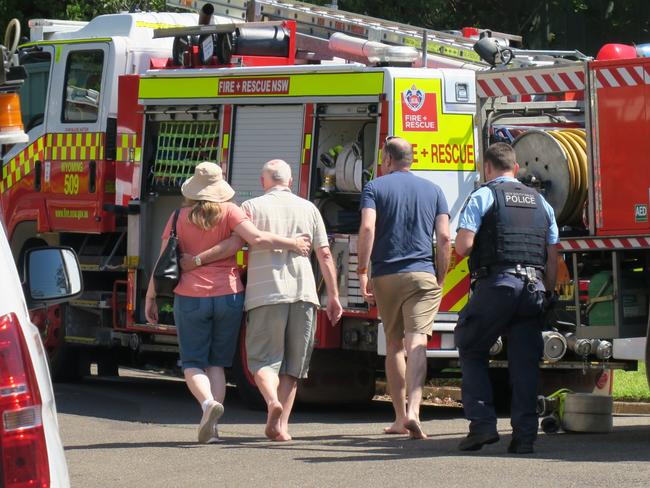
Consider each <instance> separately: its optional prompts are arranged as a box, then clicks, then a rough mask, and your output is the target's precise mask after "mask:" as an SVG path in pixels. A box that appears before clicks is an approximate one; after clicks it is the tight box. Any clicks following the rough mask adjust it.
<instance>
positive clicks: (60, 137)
mask: <svg viewBox="0 0 650 488" xmlns="http://www.w3.org/2000/svg"><path fill="white" fill-rule="evenodd" d="M56 146H58V147H61V146H63V134H57V135H56Z"/></svg>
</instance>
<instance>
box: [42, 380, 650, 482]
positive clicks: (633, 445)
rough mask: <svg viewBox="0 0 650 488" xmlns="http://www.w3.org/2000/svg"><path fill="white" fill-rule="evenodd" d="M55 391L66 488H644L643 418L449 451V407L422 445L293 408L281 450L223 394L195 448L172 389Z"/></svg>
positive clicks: (647, 463) (102, 386)
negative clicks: (600, 430)
mask: <svg viewBox="0 0 650 488" xmlns="http://www.w3.org/2000/svg"><path fill="white" fill-rule="evenodd" d="M121 374H127V375H128V376H127V377H120V378H115V379H100V378H89V379H86V380H85V381H84V382H82V383H79V384H59V385H56V386H55V390H56V398H57V402H58V403H57V406H58V409H59V421H60V428H61V434H62V437H63V441H64V444H65V448H66V457H67V461H68V468H69V470H70V477H71V481H72V486H76V487H138V488H140V487H186V486H187V487H203V486H206V487H207V486H219V487H239V486H242V487H249V486H250V487H257V486H260V487H262V486H263V487H283V488H289V487H366V486H367V487H378V488H379V487H382V488H383V487H393V486H395V487H397V486H399V487H402V488H404V487H417V486H422V487H434V486H435V487H444V488H452V487H481V488H487V487H504V488H508V487H517V488H522V487H553V488H558V487H596V486H605V487H606V486H618V487H625V488H628V487H647V486H650V415H645V416H644V415H638V416H631V415H617V416H616V417H615V419H614V425H615V428H614V432H613V433H611V434H603V435H600V434H591V435H585V434H582V435H577V434H556V435H548V436H547V435H541V436H540V438H539V440H538V442H537V444H536V452H535V453H534V454H531V455H525V456H521V455H520V456H516V455H510V454H507V453H506V447H507V445H508V442H509V440H510V434H511V431H510V425H509V421H508V419H501V420H500V421H499V429H500V432H501V433H502V439H501V442H499V443H497V444H494V445H491V446H486V447H484V448H483V450H481V451H479V452H478V453H474V454H464V453H460V452H458V451H457V450H456V446H457V444H458V442H459V440H460V439H461V438H462V437H464V435H465V433H466V428H467V424H466V421H465V420H464V419H463V417H462V411H461V410H460V409H457V408H448V407H436V406H425V407H424V408H423V411H422V419H423V425H424V429H425V432H427V433H428V434H429V436H430V437H429V439H427V440H425V441H409V440H408V439H406V438H405V437H402V436H386V435H383V434H381V431H382V428H383V427H384V426H385V425H387V424H388V422H389V420H390V419H391V414H392V409H391V406H390V404H389V403H387V402H383V401H375V402H373V403H372V404H371V405H369V406H366V407H364V408H344V407H339V408H326V407H318V408H315V407H306V406H303V407H298V408H297V410H296V412H295V415H294V418H293V429H292V434H293V436H294V441H292V442H290V443H274V442H270V441H267V440H266V439H265V438H264V436H263V423H264V420H265V414H264V413H263V412H257V411H250V410H247V409H246V408H245V407H244V406H243V405H242V403H241V402H240V401H239V400H238V398H237V395H236V391H235V390H234V389H229V391H228V398H227V399H226V414H225V415H224V417H223V419H222V424H221V427H220V432H221V436H222V438H223V442H221V443H219V444H214V445H199V444H197V443H196V442H195V440H196V424H197V423H198V421H199V418H200V408H199V407H198V404H196V403H195V402H194V400H193V399H192V398H191V396H190V394H189V393H188V392H187V390H186V388H185V385H184V383H183V382H182V381H180V380H177V379H169V378H163V377H159V376H156V375H150V374H146V375H139V374H133V373H132V372H125V371H121Z"/></svg>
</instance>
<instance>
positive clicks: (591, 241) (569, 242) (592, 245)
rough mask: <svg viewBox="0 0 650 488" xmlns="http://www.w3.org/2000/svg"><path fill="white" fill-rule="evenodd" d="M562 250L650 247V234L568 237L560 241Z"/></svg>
mask: <svg viewBox="0 0 650 488" xmlns="http://www.w3.org/2000/svg"><path fill="white" fill-rule="evenodd" d="M559 247H560V250H562V251H582V250H585V251H589V250H600V249H650V236H635V237H611V238H606V237H602V238H598V237H594V238H587V239H566V240H562V241H560V244H559Z"/></svg>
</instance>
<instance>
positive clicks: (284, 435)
mask: <svg viewBox="0 0 650 488" xmlns="http://www.w3.org/2000/svg"><path fill="white" fill-rule="evenodd" d="M273 440H274V441H276V442H287V441H290V440H291V436H290V435H289V433H288V432H280V433H279V434H278V435H277V436H275V438H274V439H273Z"/></svg>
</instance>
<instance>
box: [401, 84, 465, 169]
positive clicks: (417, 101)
mask: <svg viewBox="0 0 650 488" xmlns="http://www.w3.org/2000/svg"><path fill="white" fill-rule="evenodd" d="M394 83H395V84H394V101H395V110H394V119H393V132H394V135H396V136H399V137H403V138H404V139H406V140H407V141H409V142H410V143H411V144H412V145H413V166H412V169H414V170H438V171H475V170H476V158H475V152H474V126H473V116H472V114H455V113H443V112H442V100H443V98H442V80H440V79H423V78H397V79H395V82H394Z"/></svg>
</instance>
